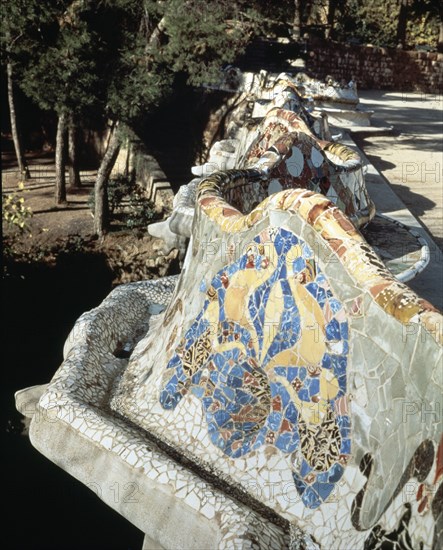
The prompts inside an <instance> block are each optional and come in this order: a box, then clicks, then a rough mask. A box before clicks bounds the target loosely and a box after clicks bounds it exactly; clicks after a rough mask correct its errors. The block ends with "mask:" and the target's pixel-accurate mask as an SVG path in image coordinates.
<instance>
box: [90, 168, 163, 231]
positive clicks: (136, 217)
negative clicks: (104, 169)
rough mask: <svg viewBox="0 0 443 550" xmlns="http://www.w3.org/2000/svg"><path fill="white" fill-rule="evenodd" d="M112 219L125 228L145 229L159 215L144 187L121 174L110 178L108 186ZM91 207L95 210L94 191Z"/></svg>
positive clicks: (91, 195)
mask: <svg viewBox="0 0 443 550" xmlns="http://www.w3.org/2000/svg"><path fill="white" fill-rule="evenodd" d="M107 193H108V203H109V214H110V218H111V221H114V222H117V223H118V224H121V225H122V226H123V227H124V228H125V229H143V228H146V226H147V225H148V224H150V223H152V222H153V221H154V220H155V219H156V218H157V217H158V215H157V213H156V211H155V207H154V204H153V203H152V202H151V201H150V200H148V199H147V198H146V196H145V193H144V191H143V189H142V188H141V187H140V186H139V185H137V184H136V183H135V182H134V181H133V179H132V178H129V177H127V176H123V175H119V176H115V177H113V178H110V180H109V182H108V187H107ZM88 204H89V207H90V209H91V211H92V212H94V211H95V196H94V192H93V191H92V192H91V194H90V196H89V200H88Z"/></svg>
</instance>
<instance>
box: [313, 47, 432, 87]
mask: <svg viewBox="0 0 443 550" xmlns="http://www.w3.org/2000/svg"><path fill="white" fill-rule="evenodd" d="M306 71H307V72H308V74H310V75H311V76H313V77H316V78H320V79H323V78H324V77H325V76H326V75H328V74H330V75H331V76H333V77H334V78H335V79H337V80H338V81H340V80H341V79H342V78H344V79H345V80H346V81H348V80H349V79H350V78H351V76H354V77H355V79H356V81H357V85H358V87H359V88H370V89H381V90H404V91H423V92H426V93H434V94H437V93H441V90H442V87H443V53H437V52H420V51H403V50H396V49H392V48H379V47H372V46H355V45H349V44H338V43H333V42H329V43H325V42H324V43H320V44H315V45H314V44H313V43H311V44H310V45H308V54H307V60H306Z"/></svg>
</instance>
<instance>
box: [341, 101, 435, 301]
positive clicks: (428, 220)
mask: <svg viewBox="0 0 443 550" xmlns="http://www.w3.org/2000/svg"><path fill="white" fill-rule="evenodd" d="M359 96H360V101H361V104H362V105H363V106H364V107H365V108H369V109H372V110H374V111H375V114H374V118H377V119H381V120H382V121H384V122H386V125H393V126H394V128H393V130H392V131H391V132H386V133H382V134H380V133H371V132H370V131H368V132H364V133H363V132H359V133H357V134H353V135H352V138H353V139H354V140H355V141H356V142H357V143H358V145H359V147H360V148H363V149H364V154H365V155H366V157H367V161H368V162H369V163H370V164H369V165H368V173H367V175H366V182H367V186H368V190H369V192H370V194H371V196H372V199H373V200H374V202H375V205H376V208H377V211H378V212H382V213H386V214H387V215H388V216H390V217H393V218H395V219H398V220H399V221H401V222H403V223H405V224H406V225H408V226H409V227H412V228H415V229H418V230H419V232H420V233H421V234H422V235H423V236H424V237H425V238H426V240H427V241H428V243H429V246H430V252H431V259H430V263H429V265H428V267H426V268H425V270H424V271H423V273H421V274H420V275H418V276H417V277H416V278H414V279H413V280H412V281H410V282H409V283H408V285H409V286H411V288H413V289H414V290H415V291H416V292H417V293H418V294H419V295H421V296H423V297H424V298H426V299H427V300H429V301H430V302H431V303H433V304H434V305H435V306H437V307H438V308H439V309H441V310H443V252H442V249H443V192H442V189H443V176H442V171H443V152H442V145H443V142H442V139H443V120H442V118H443V111H442V107H443V97H442V96H440V97H437V96H431V95H424V94H419V93H404V94H402V93H395V92H383V91H361V92H359ZM382 125H385V124H382ZM371 164H372V166H371ZM380 173H381V174H382V176H380ZM405 207H406V208H405ZM410 212H411V213H412V214H413V216H414V217H415V219H414V217H413V216H411V214H410ZM416 220H418V221H416Z"/></svg>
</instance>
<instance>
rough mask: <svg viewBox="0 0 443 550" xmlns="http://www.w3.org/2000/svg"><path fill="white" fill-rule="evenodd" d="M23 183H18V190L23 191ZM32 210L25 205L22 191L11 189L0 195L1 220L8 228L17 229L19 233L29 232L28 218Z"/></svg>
mask: <svg viewBox="0 0 443 550" xmlns="http://www.w3.org/2000/svg"><path fill="white" fill-rule="evenodd" d="M23 189H24V185H23V183H19V190H20V191H23ZM32 215H33V214H32V210H31V208H30V207H29V206H26V204H25V199H24V197H23V194H22V193H19V192H17V191H12V192H11V193H7V194H4V195H2V222H3V223H5V225H6V226H7V227H9V228H10V229H18V230H19V231H20V232H21V233H25V232H27V233H31V229H30V227H29V224H28V218H30V217H31V216H32Z"/></svg>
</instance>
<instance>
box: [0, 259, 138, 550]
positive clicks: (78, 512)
mask: <svg viewBox="0 0 443 550" xmlns="http://www.w3.org/2000/svg"><path fill="white" fill-rule="evenodd" d="M7 268H8V275H7V276H6V277H4V278H3V280H2V298H3V300H2V303H3V308H2V316H3V319H2V321H3V324H2V326H3V335H2V336H3V338H2V342H3V354H2V355H3V360H2V369H3V373H4V380H3V384H2V389H1V392H2V415H3V418H2V423H1V437H2V455H3V457H4V459H5V465H4V466H3V472H4V474H5V481H4V483H5V487H6V490H5V491H4V492H3V495H4V499H5V501H6V502H5V503H6V515H7V517H6V518H5V521H4V525H5V527H6V529H3V530H2V531H3V532H2V537H1V539H2V547H3V548H6V549H8V550H12V549H17V550H71V549H72V550H89V549H90V550H114V549H115V550H140V549H141V547H142V543H143V534H142V533H141V531H139V530H138V529H137V528H136V527H134V526H133V525H132V524H130V523H129V522H128V521H126V520H125V519H124V518H123V517H121V516H120V515H119V514H117V513H116V512H114V511H113V510H112V509H111V508H109V507H108V506H107V505H106V504H104V503H103V502H102V501H101V500H99V499H98V497H97V496H96V495H95V494H94V493H93V492H92V491H90V490H89V489H88V488H86V487H85V486H84V485H83V484H81V483H80V482H78V481H77V480H75V479H74V478H73V477H71V476H70V475H69V474H67V473H66V472H64V471H63V470H61V469H60V468H59V467H58V466H56V465H55V464H53V463H52V462H50V461H49V460H48V459H47V458H45V457H44V456H43V455H41V454H40V453H39V452H38V451H37V450H35V449H34V448H33V447H32V445H31V443H30V442H29V439H28V437H27V436H24V435H22V434H21V432H22V428H23V424H22V423H21V416H20V414H19V413H18V412H16V410H15V406H14V392H15V391H17V390H19V389H22V388H25V387H28V386H32V385H35V384H43V383H46V382H48V381H49V380H50V379H51V377H52V376H53V374H54V373H55V371H56V370H57V368H58V366H59V365H60V363H61V361H62V349H63V343H64V340H65V338H66V337H67V335H68V333H69V331H70V329H71V328H72V326H73V324H74V322H75V320H76V319H77V318H78V317H79V316H80V315H81V314H82V313H83V312H84V311H86V310H89V309H91V308H93V307H95V306H97V305H98V304H99V303H100V302H101V301H102V299H103V298H104V297H105V296H106V295H107V294H108V293H109V291H110V290H111V281H112V274H111V273H110V271H109V269H108V268H107V266H106V262H105V259H104V257H102V256H100V255H92V254H89V255H83V254H74V255H65V256H60V257H59V259H58V261H57V265H56V267H53V268H50V267H48V266H46V265H44V264H43V263H42V264H32V265H31V266H29V265H26V264H15V265H13V266H7ZM5 538H6V540H5Z"/></svg>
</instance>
